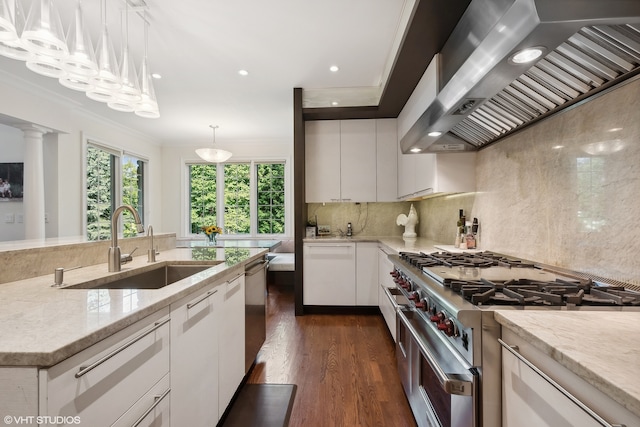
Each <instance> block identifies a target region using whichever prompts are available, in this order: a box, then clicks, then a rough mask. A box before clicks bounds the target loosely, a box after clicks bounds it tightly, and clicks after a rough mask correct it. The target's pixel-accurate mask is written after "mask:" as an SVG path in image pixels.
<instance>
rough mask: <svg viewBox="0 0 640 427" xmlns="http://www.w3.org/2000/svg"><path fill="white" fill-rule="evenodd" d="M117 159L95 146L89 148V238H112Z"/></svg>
mask: <svg viewBox="0 0 640 427" xmlns="http://www.w3.org/2000/svg"><path fill="white" fill-rule="evenodd" d="M116 160H117V157H116V156H115V155H114V154H111V153H109V152H108V151H105V150H102V149H100V148H98V147H95V146H93V145H88V146H87V238H88V239H89V240H105V239H110V238H111V212H113V211H114V210H115V191H114V189H115V176H116V172H115V169H116Z"/></svg>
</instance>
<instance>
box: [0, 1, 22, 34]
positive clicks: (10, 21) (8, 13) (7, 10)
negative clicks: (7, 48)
mask: <svg viewBox="0 0 640 427" xmlns="http://www.w3.org/2000/svg"><path fill="white" fill-rule="evenodd" d="M16 40H18V32H17V31H16V25H15V19H14V14H13V11H12V10H11V7H10V5H9V0H0V41H3V42H13V41H16Z"/></svg>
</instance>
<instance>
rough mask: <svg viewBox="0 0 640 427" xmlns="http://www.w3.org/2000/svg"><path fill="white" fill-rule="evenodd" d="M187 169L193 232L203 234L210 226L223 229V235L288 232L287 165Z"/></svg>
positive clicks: (245, 165)
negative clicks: (286, 206) (203, 229)
mask: <svg viewBox="0 0 640 427" xmlns="http://www.w3.org/2000/svg"><path fill="white" fill-rule="evenodd" d="M187 167H188V171H189V203H190V206H189V212H190V218H189V230H190V231H191V233H193V234H202V227H204V226H210V225H217V226H219V227H222V229H223V234H233V235H238V234H242V235H261V234H264V235H271V234H284V233H285V163H284V162H271V163H266V162H264V163H257V162H247V163H227V164H224V165H215V164H191V165H187ZM217 183H220V185H219V186H218V185H217Z"/></svg>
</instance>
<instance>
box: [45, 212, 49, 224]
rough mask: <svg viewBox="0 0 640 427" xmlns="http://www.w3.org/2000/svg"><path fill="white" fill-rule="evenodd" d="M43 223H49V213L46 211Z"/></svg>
mask: <svg viewBox="0 0 640 427" xmlns="http://www.w3.org/2000/svg"><path fill="white" fill-rule="evenodd" d="M44 223H45V224H49V213H48V212H45V213H44Z"/></svg>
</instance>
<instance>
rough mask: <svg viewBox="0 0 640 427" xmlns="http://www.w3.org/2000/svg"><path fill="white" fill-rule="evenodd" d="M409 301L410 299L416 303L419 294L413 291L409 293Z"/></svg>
mask: <svg viewBox="0 0 640 427" xmlns="http://www.w3.org/2000/svg"><path fill="white" fill-rule="evenodd" d="M409 299H410V300H411V301H418V300H419V299H420V294H419V293H417V292H415V291H414V292H411V293H410V294H409Z"/></svg>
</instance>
